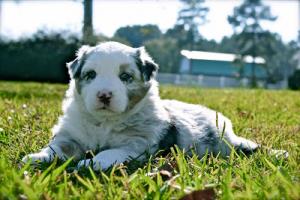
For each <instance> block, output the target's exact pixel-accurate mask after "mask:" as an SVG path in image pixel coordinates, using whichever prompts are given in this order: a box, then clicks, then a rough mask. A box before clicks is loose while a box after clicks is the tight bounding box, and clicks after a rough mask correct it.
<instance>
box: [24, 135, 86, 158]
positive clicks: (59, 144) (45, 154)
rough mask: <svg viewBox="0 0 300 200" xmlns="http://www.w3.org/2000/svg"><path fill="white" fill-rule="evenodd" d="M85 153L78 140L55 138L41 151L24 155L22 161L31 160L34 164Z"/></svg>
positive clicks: (76, 156) (75, 156)
mask: <svg viewBox="0 0 300 200" xmlns="http://www.w3.org/2000/svg"><path fill="white" fill-rule="evenodd" d="M83 155H84V151H83V150H82V148H81V147H80V145H79V144H78V143H77V142H76V141H74V140H72V139H69V140H68V141H67V140H59V139H58V138H55V139H54V140H52V141H51V143H50V144H49V145H48V146H47V147H45V148H43V149H42V150H41V151H40V152H38V153H33V154H28V155H26V156H25V157H23V159H22V162H24V163H27V162H29V161H30V162H31V163H32V164H34V163H38V162H51V161H53V160H54V158H55V157H58V158H59V159H60V160H66V159H68V158H71V157H73V158H74V159H79V158H81V157H82V156H83Z"/></svg>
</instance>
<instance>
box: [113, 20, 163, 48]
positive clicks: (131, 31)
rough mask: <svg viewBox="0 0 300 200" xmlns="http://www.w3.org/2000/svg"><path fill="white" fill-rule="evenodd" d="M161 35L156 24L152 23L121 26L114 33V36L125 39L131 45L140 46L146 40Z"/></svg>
mask: <svg viewBox="0 0 300 200" xmlns="http://www.w3.org/2000/svg"><path fill="white" fill-rule="evenodd" d="M161 36H162V33H161V31H160V29H159V28H158V26H156V25H152V24H147V25H134V26H125V27H121V28H119V29H118V30H117V31H116V32H115V34H114V37H116V38H121V39H125V40H127V41H128V42H129V43H130V44H131V45H132V46H133V47H139V46H142V45H143V44H144V43H145V42H146V41H149V40H152V39H158V38H160V37H161Z"/></svg>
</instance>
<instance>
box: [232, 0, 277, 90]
mask: <svg viewBox="0 0 300 200" xmlns="http://www.w3.org/2000/svg"><path fill="white" fill-rule="evenodd" d="M275 20H276V17H275V16H272V14H271V10H270V7H269V6H266V5H264V4H263V3H262V1H261V0H245V1H244V2H243V3H242V4H241V5H240V6H238V7H236V8H234V13H233V15H232V16H228V22H229V23H230V24H231V25H232V26H233V27H234V30H235V33H236V34H237V48H238V51H239V52H238V53H239V54H240V55H242V57H244V56H246V55H249V54H250V55H251V56H252V57H253V58H255V57H257V56H258V55H261V53H262V52H263V49H265V48H266V47H264V46H262V45H261V44H262V42H263V41H264V40H265V39H266V38H267V37H268V36H270V34H269V32H267V31H265V30H264V29H263V28H262V26H261V22H262V21H275ZM269 51H272V49H269ZM251 71H252V73H251V74H252V75H251V76H252V77H251V85H252V87H255V86H256V76H255V61H254V59H253V63H252V70H251Z"/></svg>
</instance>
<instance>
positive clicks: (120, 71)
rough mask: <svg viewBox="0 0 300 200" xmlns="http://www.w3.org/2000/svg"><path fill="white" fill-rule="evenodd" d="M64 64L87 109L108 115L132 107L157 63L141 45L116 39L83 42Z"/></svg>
mask: <svg viewBox="0 0 300 200" xmlns="http://www.w3.org/2000/svg"><path fill="white" fill-rule="evenodd" d="M77 56H78V57H77V58H76V59H75V60H74V61H73V62H71V63H69V64H68V67H69V72H70V75H71V78H73V79H75V84H76V90H77V93H78V94H79V95H80V96H81V97H82V100H83V103H84V105H85V107H86V109H87V111H88V112H89V113H91V114H93V115H95V116H99V117H101V116H104V115H106V116H109V115H115V114H120V113H123V112H125V111H126V110H129V109H130V108H132V107H134V105H135V104H136V103H138V102H139V101H140V100H141V99H142V98H143V97H144V96H145V95H146V93H147V91H148V89H149V87H150V86H151V79H152V77H153V75H154V73H155V72H156V71H157V65H156V64H155V63H154V62H153V61H152V59H151V58H150V57H149V56H148V55H147V53H146V52H145V50H144V48H138V49H135V48H131V47H128V46H125V45H122V44H120V43H116V42H106V43H102V44H100V45H98V46H95V47H88V46H83V47H82V48H81V49H80V50H79V51H78V54H77Z"/></svg>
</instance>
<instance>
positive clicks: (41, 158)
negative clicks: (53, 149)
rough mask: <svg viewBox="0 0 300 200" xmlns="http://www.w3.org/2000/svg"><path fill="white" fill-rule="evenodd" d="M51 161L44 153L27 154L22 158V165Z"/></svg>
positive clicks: (49, 156)
mask: <svg viewBox="0 0 300 200" xmlns="http://www.w3.org/2000/svg"><path fill="white" fill-rule="evenodd" d="M52 160H53V158H52V156H51V155H49V154H48V153H45V152H39V153H33V154H28V155H26V156H24V157H23V158H22V162H23V163H28V162H31V163H32V164H37V163H40V162H51V161H52Z"/></svg>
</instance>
